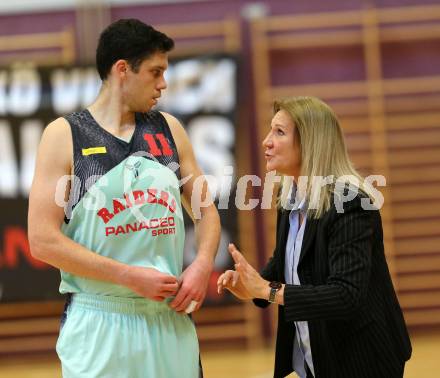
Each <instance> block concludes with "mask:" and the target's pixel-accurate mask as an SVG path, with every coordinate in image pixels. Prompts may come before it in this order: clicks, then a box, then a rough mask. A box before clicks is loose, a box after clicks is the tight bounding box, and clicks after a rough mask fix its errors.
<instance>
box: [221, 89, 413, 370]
mask: <svg viewBox="0 0 440 378" xmlns="http://www.w3.org/2000/svg"><path fill="white" fill-rule="evenodd" d="M263 147H264V151H265V158H266V168H267V170H268V171H272V170H276V171H277V172H278V173H279V174H282V175H284V176H285V177H292V178H293V185H291V186H290V188H289V186H288V185H287V180H285V182H284V184H283V191H282V192H283V193H284V194H283V195H281V198H280V201H279V202H280V203H279V210H278V221H277V235H276V247H275V251H274V254H273V257H272V258H271V259H270V260H269V262H268V264H267V265H266V267H265V268H264V269H263V271H262V273H261V275H260V274H258V273H257V271H256V270H255V269H254V268H253V267H252V266H251V265H250V264H249V263H248V262H247V261H246V259H245V258H244V257H243V255H242V254H241V253H240V252H239V251H238V250H237V249H236V248H235V246H234V245H233V244H231V245H230V246H229V250H230V252H231V254H232V257H233V259H234V261H235V270H228V271H226V272H225V273H223V274H222V275H221V276H220V278H219V280H218V290H219V292H221V291H222V290H223V289H224V288H226V289H228V290H229V291H230V292H232V293H233V294H234V295H235V296H237V297H238V298H240V299H243V300H250V299H253V300H254V302H255V304H256V305H257V306H260V307H266V306H268V305H269V304H270V303H274V304H277V305H278V332H277V343H276V354H275V371H274V377H277V378H278V377H285V376H287V375H289V374H290V373H291V372H292V371H295V372H296V373H297V374H298V375H299V376H300V377H301V378H309V377H316V378H333V377H334V378H357V377H359V378H394V377H396V378H397V377H402V376H403V371H404V365H405V361H407V360H408V359H409V357H410V355H411V343H410V340H409V336H408V333H407V329H406V326H405V322H404V319H403V316H402V311H401V309H400V306H399V303H398V300H397V297H396V294H395V292H394V289H393V285H392V282H391V278H390V274H389V271H388V266H387V263H386V260H385V255H384V245H383V234H382V222H381V218H380V214H379V211H378V209H377V208H378V207H380V205H381V200H382V199H383V197H381V195H380V193H379V192H378V191H376V190H375V189H374V188H373V187H372V186H371V185H369V184H368V181H365V180H364V179H363V178H362V177H361V176H360V175H359V174H358V173H357V172H356V170H355V169H354V168H353V166H352V164H351V163H350V160H349V158H348V155H347V150H346V147H345V142H344V138H343V133H342V130H341V127H340V125H339V122H338V120H337V118H336V116H335V114H334V112H333V111H332V109H331V108H330V107H329V106H328V105H326V104H325V103H324V102H322V101H321V100H319V99H317V98H313V97H294V98H287V99H284V100H280V101H276V102H275V104H274V116H273V119H272V122H271V125H270V129H269V132H268V135H267V137H266V138H265V139H264V141H263Z"/></svg>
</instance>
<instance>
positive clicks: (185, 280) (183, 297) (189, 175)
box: [163, 113, 220, 312]
mask: <svg viewBox="0 0 440 378" xmlns="http://www.w3.org/2000/svg"><path fill="white" fill-rule="evenodd" d="M163 115H164V117H165V119H166V120H167V122H168V124H169V126H170V129H171V132H172V134H173V138H174V140H175V142H176V146H177V151H178V153H179V161H180V173H181V176H182V179H184V180H185V181H186V180H187V181H186V182H185V183H184V185H183V203H184V204H186V206H185V208H186V210H187V211H188V213H189V215H190V216H191V217H192V218H193V221H194V225H195V234H196V244H197V257H196V259H195V260H194V261H193V262H192V264H191V265H189V266H188V267H187V268H186V269H185V271H184V272H183V273H182V276H181V280H182V282H181V287H180V289H179V292H178V294H177V296H176V298H175V299H174V300H173V302H171V304H170V305H171V307H173V308H174V309H175V310H176V311H179V312H181V311H184V310H185V309H186V308H187V307H188V305H189V304H190V303H191V301H193V300H194V301H197V302H198V305H197V306H196V308H195V309H196V310H198V309H199V308H200V306H201V305H202V302H203V300H204V299H205V295H206V290H207V288H208V283H209V278H210V276H211V272H212V269H213V266H214V258H215V255H216V253H217V249H218V244H219V240H220V217H219V215H218V212H217V209H216V207H215V205H214V203H213V201H206V199H209V198H210V193H209V190H208V184H207V182H206V180H205V179H204V177H203V173H202V171H201V170H200V168H199V166H198V164H197V162H196V159H195V157H194V152H193V149H192V146H191V143H190V141H189V138H188V135H187V134H186V132H185V130H184V129H183V127H182V125H181V124H180V122H179V121H178V120H177V119H176V118H174V117H173V116H171V115H170V114H167V113H163ZM198 186H200V187H198ZM193 191H194V195H193ZM199 194H200V195H199ZM207 202H210V204H209V205H207V206H206V205H203V206H201V204H202V203H203V204H205V203H207ZM188 204H191V206H188ZM193 206H194V207H197V208H192V207H193ZM199 212H200V217H198V216H194V215H198V213H199Z"/></svg>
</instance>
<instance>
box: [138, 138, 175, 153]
mask: <svg viewBox="0 0 440 378" xmlns="http://www.w3.org/2000/svg"><path fill="white" fill-rule="evenodd" d="M144 139H145V140H146V142H147V144H148V148H149V149H150V153H151V155H153V156H162V155H165V156H173V150H172V149H171V147H170V145H169V144H168V140H167V138H165V135H163V134H144ZM156 139H157V140H158V141H159V144H160V147H161V148H159V146H158V145H157V143H156Z"/></svg>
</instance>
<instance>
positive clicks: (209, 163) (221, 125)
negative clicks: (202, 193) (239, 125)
mask: <svg viewBox="0 0 440 378" xmlns="http://www.w3.org/2000/svg"><path fill="white" fill-rule="evenodd" d="M188 136H189V139H190V140H191V143H192V144H193V147H194V153H195V155H196V159H197V162H198V163H199V165H200V168H201V169H202V171H203V172H204V173H206V174H207V175H212V176H214V177H215V178H216V180H217V182H221V185H220V190H219V192H217V187H216V188H214V187H213V185H212V181H211V185H210V186H209V190H210V192H211V194H212V196H213V197H214V199H217V198H219V199H220V200H222V203H223V202H225V201H229V195H230V185H228V183H227V180H226V182H223V181H224V180H225V177H224V167H225V166H231V167H234V165H235V159H234V156H233V155H232V153H231V148H232V146H233V144H234V142H235V135H234V126H233V125H232V123H231V122H230V121H229V120H228V119H227V118H225V117H221V116H200V117H196V118H194V119H193V120H192V121H191V122H190V123H189V124H188ZM232 171H234V168H233V169H232ZM231 174H232V172H231ZM232 179H233V178H232V177H231V178H230V179H229V180H232Z"/></svg>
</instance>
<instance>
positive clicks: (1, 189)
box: [0, 120, 18, 198]
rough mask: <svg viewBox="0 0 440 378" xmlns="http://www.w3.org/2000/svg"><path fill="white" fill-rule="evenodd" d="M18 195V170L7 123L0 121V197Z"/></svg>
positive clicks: (10, 132)
mask: <svg viewBox="0 0 440 378" xmlns="http://www.w3.org/2000/svg"><path fill="white" fill-rule="evenodd" d="M17 194H18V169H17V161H16V157H15V148H14V141H13V139H12V131H11V127H10V125H9V122H7V121H2V120H0V197H6V198H11V197H16V196H17Z"/></svg>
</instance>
